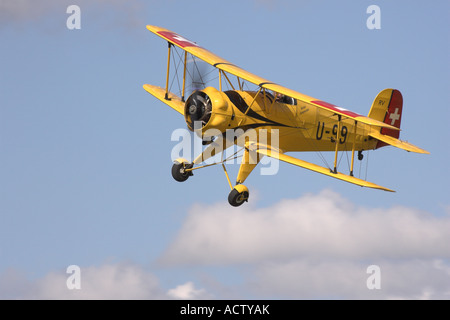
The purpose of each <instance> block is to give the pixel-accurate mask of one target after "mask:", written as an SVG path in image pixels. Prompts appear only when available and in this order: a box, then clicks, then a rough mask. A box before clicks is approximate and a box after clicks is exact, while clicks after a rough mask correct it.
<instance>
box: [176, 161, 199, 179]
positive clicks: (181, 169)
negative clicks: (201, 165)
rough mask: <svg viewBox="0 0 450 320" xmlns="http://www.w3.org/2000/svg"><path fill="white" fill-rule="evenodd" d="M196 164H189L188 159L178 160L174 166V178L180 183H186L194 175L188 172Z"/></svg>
mask: <svg viewBox="0 0 450 320" xmlns="http://www.w3.org/2000/svg"><path fill="white" fill-rule="evenodd" d="M193 166H194V164H192V163H189V162H188V161H187V160H186V159H177V160H175V163H174V164H173V166H172V177H173V178H174V179H175V180H177V181H178V182H183V181H186V180H187V179H188V178H189V177H190V176H193V175H194V174H193V173H192V171H186V169H191V168H192V167H193Z"/></svg>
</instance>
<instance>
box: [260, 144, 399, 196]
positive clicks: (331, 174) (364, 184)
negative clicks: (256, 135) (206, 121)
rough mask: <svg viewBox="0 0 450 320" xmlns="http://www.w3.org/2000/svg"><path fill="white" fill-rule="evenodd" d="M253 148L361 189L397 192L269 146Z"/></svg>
mask: <svg viewBox="0 0 450 320" xmlns="http://www.w3.org/2000/svg"><path fill="white" fill-rule="evenodd" d="M253 147H254V148H256V149H255V151H256V152H258V153H259V154H262V155H265V156H268V157H272V158H275V159H279V160H281V161H284V162H287V163H290V164H293V165H296V166H299V167H302V168H305V169H308V170H311V171H314V172H318V173H321V174H324V175H326V176H329V177H332V178H335V179H339V180H343V181H346V182H349V183H353V184H356V185H358V186H361V187H367V188H374V189H380V190H384V191H389V192H395V191H394V190H391V189H388V188H385V187H382V186H379V185H377V184H375V183H372V182H369V181H365V180H362V179H358V178H355V177H353V176H349V175H346V174H343V173H340V172H338V173H334V172H331V171H330V169H328V168H325V167H322V166H319V165H317V164H313V163H310V162H307V161H304V160H300V159H297V158H294V157H291V156H288V155H286V154H284V153H281V152H279V151H278V150H274V149H273V148H270V147H268V146H262V145H257V144H254V145H253Z"/></svg>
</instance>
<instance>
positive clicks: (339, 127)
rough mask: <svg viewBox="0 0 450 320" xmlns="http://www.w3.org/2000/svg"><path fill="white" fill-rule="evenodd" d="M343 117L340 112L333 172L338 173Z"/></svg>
mask: <svg viewBox="0 0 450 320" xmlns="http://www.w3.org/2000/svg"><path fill="white" fill-rule="evenodd" d="M341 119H342V116H341V115H340V114H338V127H337V133H336V143H335V144H336V148H335V151H334V170H333V173H337V159H338V149H339V139H341Z"/></svg>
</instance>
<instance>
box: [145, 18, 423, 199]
mask: <svg viewBox="0 0 450 320" xmlns="http://www.w3.org/2000/svg"><path fill="white" fill-rule="evenodd" d="M147 29H148V30H150V31H151V32H153V33H154V34H156V35H158V36H159V37H161V38H163V39H164V40H166V41H167V43H168V60H167V75H166V86H165V88H164V87H159V86H154V85H149V84H145V85H144V89H145V90H146V91H147V92H149V93H150V94H152V95H153V96H155V97H156V98H158V99H159V100H160V101H162V102H164V103H165V104H167V105H168V106H170V107H171V108H172V109H174V110H176V111H177V112H179V113H180V114H182V115H183V116H184V118H185V121H186V124H187V126H188V128H189V129H190V130H191V131H194V132H195V133H196V134H197V135H199V136H200V137H201V138H202V139H203V141H204V144H205V145H207V147H206V148H205V149H204V150H203V152H202V153H201V154H200V155H199V156H197V157H196V158H195V159H194V160H193V161H189V160H186V159H177V160H176V161H175V164H174V165H173V167H172V176H173V177H174V179H175V180H177V181H180V182H182V181H186V180H187V179H188V178H189V176H191V175H192V172H193V171H194V170H197V169H201V168H203V167H206V166H209V165H201V163H202V162H204V161H205V160H206V159H208V158H210V157H212V156H214V155H216V154H219V153H222V161H221V162H219V163H215V164H222V167H223V169H224V171H225V174H226V177H227V180H228V183H229V185H230V188H231V192H230V194H229V197H228V201H229V203H230V204H231V205H233V206H239V205H241V204H242V203H243V202H245V201H247V199H248V196H249V191H248V189H247V187H245V186H244V185H243V184H242V183H243V182H244V181H245V180H246V178H247V177H248V176H249V175H250V173H251V172H252V170H253V169H254V168H255V166H256V165H257V164H258V162H259V161H260V159H261V158H262V157H264V156H268V157H272V158H276V159H279V160H281V161H284V162H287V163H290V164H293V165H296V166H299V167H302V168H306V169H308V170H311V171H314V172H318V173H321V174H324V175H327V176H330V177H333V178H336V179H340V180H343V181H346V182H349V183H353V184H356V185H359V186H362V187H369V188H375V189H381V190H385V191H392V190H390V189H388V188H385V187H382V186H380V185H377V184H374V183H372V182H368V181H365V180H362V179H359V178H356V177H354V176H353V166H354V157H355V151H358V158H359V159H361V156H362V151H364V150H371V149H377V148H380V147H383V146H385V145H392V146H395V147H397V148H400V149H403V150H406V151H411V152H417V153H428V152H427V151H425V150H423V149H421V148H419V147H416V146H414V145H412V144H410V143H408V142H405V141H402V140H400V139H399V135H400V123H401V114H402V106H403V98H402V95H401V93H400V91H398V90H395V89H385V90H383V91H381V92H380V93H379V94H378V95H377V96H376V98H375V100H374V101H373V103H372V107H371V109H370V111H369V114H368V116H362V115H360V114H357V113H355V112H352V111H349V110H346V109H344V108H340V107H338V106H335V105H333V104H330V103H328V102H325V101H322V100H319V99H315V98H312V97H310V96H307V95H304V94H302V93H299V92H297V91H294V90H291V89H288V88H286V87H283V86H280V85H278V84H276V83H273V82H270V81H268V80H266V79H264V78H261V77H259V76H256V75H254V74H252V73H250V72H248V71H245V70H244V69H241V68H240V67H238V66H236V65H234V64H232V63H230V62H228V61H226V60H224V59H223V58H221V57H219V56H217V55H215V54H213V53H211V52H210V51H208V50H206V49H204V48H202V47H200V46H198V45H197V44H196V43H194V42H192V41H189V40H187V39H185V38H183V37H182V36H180V35H178V34H176V33H174V32H172V31H170V30H167V29H164V28H160V27H156V26H147ZM172 47H178V48H181V49H182V50H183V51H184V59H182V57H181V56H180V55H178V56H179V58H180V62H179V63H178V66H179V65H180V64H181V63H183V65H184V67H183V85H182V89H181V90H180V91H181V92H180V96H181V97H180V96H178V95H176V94H174V93H172V92H170V90H169V74H170V65H171V60H170V59H171V52H172V51H171V50H172ZM188 54H191V55H192V56H193V57H195V58H198V59H200V60H203V61H204V62H206V63H208V64H210V65H211V66H213V67H215V68H216V69H217V70H218V78H219V86H218V88H215V87H212V86H205V87H204V88H202V89H200V90H195V91H194V92H193V93H192V94H190V95H189V97H187V99H185V94H186V92H185V88H186V85H185V84H186V79H187V69H186V65H187V61H188ZM175 73H177V71H175ZM230 76H235V77H236V81H237V83H238V86H236V87H235V86H233V83H232V82H231V81H230V79H229V77H230ZM226 81H227V83H228V84H229V87H231V88H232V89H229V90H223V88H222V83H223V82H226ZM245 81H246V82H249V83H252V84H254V85H256V86H257V88H259V89H257V90H254V91H249V90H243V88H244V85H243V83H244V82H245ZM229 132H234V133H236V132H239V134H238V135H240V136H239V137H237V136H236V135H234V136H233V135H232V136H231V137H232V138H230V137H229V136H228V133H229ZM248 132H251V133H252V134H253V135H247V133H248ZM241 136H243V137H244V139H240V137H241ZM263 136H264V138H265V139H261V138H262V137H263ZM274 136H276V139H272V137H274ZM262 141H263V142H262ZM230 143H231V144H235V145H238V146H240V147H242V150H243V156H242V162H241V164H240V168H239V172H238V176H237V178H236V184H235V185H234V186H233V184H232V183H231V181H230V179H229V176H228V173H227V171H226V169H225V165H224V163H225V162H226V161H227V160H226V159H225V160H223V153H224V152H223V151H224V150H225V149H226V148H228V147H229V146H230ZM296 151H297V152H302V151H316V152H321V151H334V153H335V154H334V167H332V168H326V167H322V166H320V165H316V164H313V163H309V162H306V161H304V160H301V159H298V158H294V157H292V156H289V155H286V154H285V153H287V152H296ZM341 151H351V152H352V156H351V166H350V173H349V174H345V173H342V172H339V171H338V168H337V166H338V162H337V160H338V153H339V152H341Z"/></svg>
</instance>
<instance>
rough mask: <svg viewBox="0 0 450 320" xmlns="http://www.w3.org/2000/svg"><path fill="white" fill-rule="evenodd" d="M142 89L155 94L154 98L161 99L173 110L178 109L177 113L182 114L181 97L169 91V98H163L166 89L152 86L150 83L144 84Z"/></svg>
mask: <svg viewBox="0 0 450 320" xmlns="http://www.w3.org/2000/svg"><path fill="white" fill-rule="evenodd" d="M144 89H145V91H147V92H148V93H150V94H151V95H153V96H155V97H156V98H158V99H159V100H161V101H162V102H164V103H165V104H167V105H168V106H169V107H171V108H172V109H174V110H175V111H178V112H179V113H181V114H182V115H184V102H183V101H181V99H180V98H179V97H178V96H176V95H174V94H173V93H171V92H169V94H168V98H169V99H166V98H165V97H166V89H164V88H161V87H157V86H152V85H150V84H144Z"/></svg>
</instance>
